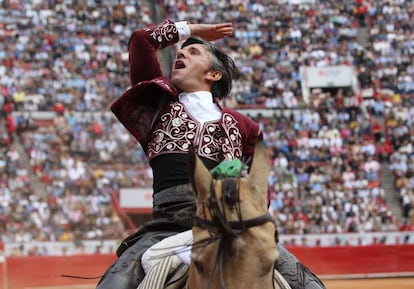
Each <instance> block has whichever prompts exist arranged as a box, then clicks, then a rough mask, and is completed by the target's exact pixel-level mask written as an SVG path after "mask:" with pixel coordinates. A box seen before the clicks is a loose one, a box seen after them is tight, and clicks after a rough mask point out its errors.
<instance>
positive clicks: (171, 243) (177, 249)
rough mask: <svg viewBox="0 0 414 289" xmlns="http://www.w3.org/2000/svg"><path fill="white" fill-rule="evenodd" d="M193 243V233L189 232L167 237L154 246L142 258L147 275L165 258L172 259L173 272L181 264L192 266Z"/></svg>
mask: <svg viewBox="0 0 414 289" xmlns="http://www.w3.org/2000/svg"><path fill="white" fill-rule="evenodd" d="M192 242H193V232H192V231H191V230H187V231H184V232H182V233H177V234H175V235H173V236H170V237H167V238H165V239H163V240H161V241H160V242H158V243H156V244H154V245H153V246H152V247H150V248H149V249H148V250H147V251H146V252H145V253H144V254H143V255H142V258H141V263H142V267H143V269H144V272H145V274H147V273H148V272H149V271H150V269H151V268H153V267H154V266H157V265H158V264H159V263H160V262H161V260H162V259H163V258H165V257H171V259H172V260H171V261H172V263H171V268H170V270H171V271H173V270H174V269H175V268H177V267H178V266H179V265H180V264H181V263H184V264H185V265H190V254H191V244H192ZM169 273H171V272H169Z"/></svg>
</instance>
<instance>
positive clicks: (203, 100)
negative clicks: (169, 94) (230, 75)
mask: <svg viewBox="0 0 414 289" xmlns="http://www.w3.org/2000/svg"><path fill="white" fill-rule="evenodd" d="M178 99H179V101H180V102H181V103H184V104H187V103H189V102H198V103H200V104H206V105H208V104H211V103H213V95H212V94H211V92H210V91H195V92H188V93H187V92H182V93H180V94H179V95H178Z"/></svg>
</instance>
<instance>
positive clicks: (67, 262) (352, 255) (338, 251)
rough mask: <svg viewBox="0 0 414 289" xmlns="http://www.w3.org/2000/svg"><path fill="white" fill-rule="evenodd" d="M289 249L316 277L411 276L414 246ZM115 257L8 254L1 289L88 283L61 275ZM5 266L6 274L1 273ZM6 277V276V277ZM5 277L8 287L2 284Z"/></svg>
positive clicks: (98, 267) (93, 269)
mask: <svg viewBox="0 0 414 289" xmlns="http://www.w3.org/2000/svg"><path fill="white" fill-rule="evenodd" d="M289 250H290V251H291V252H292V253H293V254H295V255H296V256H297V258H298V259H299V260H300V261H301V262H303V263H304V264H305V265H306V266H308V267H309V268H311V269H312V271H314V272H315V273H316V274H318V275H319V276H322V277H323V276H324V275H352V274H373V273H407V272H411V273H412V274H413V275H414V245H395V246H393V245H386V246H384V245H382V246H381V245H378V246H365V247H320V248H304V247H290V248H289ZM114 260H115V256H114V255H85V256H69V257H63V256H53V257H42V256H36V257H9V258H7V260H6V263H3V264H1V263H0V269H1V271H0V280H1V281H2V282H1V284H0V288H2V289H23V288H28V287H30V288H36V287H46V286H68V288H71V286H75V285H86V284H90V285H91V286H92V287H94V285H95V284H96V283H97V282H98V281H99V279H93V280H84V279H75V278H65V277H62V275H64V274H65V275H75V276H83V277H95V276H100V275H102V274H103V272H105V270H106V269H107V268H108V266H109V265H110V264H111V263H112V262H113V261H114ZM3 266H6V269H7V270H6V271H7V272H6V276H1V275H3ZM5 278H6V279H5ZM4 280H6V283H7V286H5V285H4V284H5V282H4Z"/></svg>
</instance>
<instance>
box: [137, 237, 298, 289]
mask: <svg viewBox="0 0 414 289" xmlns="http://www.w3.org/2000/svg"><path fill="white" fill-rule="evenodd" d="M192 241H193V235H192V231H191V230H188V231H184V232H182V233H178V234H176V235H173V236H171V237H167V238H165V239H163V240H162V241H160V242H158V243H157V244H155V245H153V246H152V247H150V248H149V249H148V250H147V251H146V252H145V253H144V254H143V256H142V258H141V264H142V267H143V269H144V272H145V277H144V279H143V280H142V282H141V283H140V284H139V285H138V288H137V289H183V288H185V285H186V282H187V277H188V271H189V267H190V254H191V244H192ZM273 282H274V284H275V287H274V288H280V289H291V287H290V285H289V284H288V283H287V281H286V280H285V278H284V277H283V276H282V275H281V274H280V273H279V271H277V270H276V269H275V270H274V274H273Z"/></svg>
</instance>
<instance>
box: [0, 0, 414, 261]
mask: <svg viewBox="0 0 414 289" xmlns="http://www.w3.org/2000/svg"><path fill="white" fill-rule="evenodd" d="M163 17H168V18H170V19H172V20H187V21H190V22H203V23H206V22H207V23H209V22H210V23H216V22H232V23H233V25H234V27H235V34H234V36H232V37H229V38H227V39H225V40H221V41H220V42H219V44H220V46H221V47H222V48H223V49H224V50H225V51H226V52H227V53H229V54H230V55H231V56H232V57H233V58H234V60H235V61H236V64H237V66H238V69H239V71H240V74H239V76H238V78H237V79H236V80H235V81H234V84H233V92H232V93H231V95H229V96H228V98H227V99H226V100H225V105H227V106H231V107H233V108H237V109H240V111H242V112H244V113H246V114H249V115H250V116H251V117H252V118H254V119H255V120H256V121H258V122H259V123H260V125H261V128H262V130H263V132H264V137H265V141H266V144H267V146H268V147H269V148H270V149H271V151H272V159H271V161H272V163H273V167H274V170H273V171H272V173H271V175H270V176H269V188H270V192H271V202H270V207H269V211H270V212H271V213H272V214H273V216H274V218H275V220H276V222H277V224H278V228H279V230H280V235H281V238H282V240H284V242H286V243H287V244H297V245H307V246H318V245H354V244H371V243H390V244H395V243H397V244H402V243H414V209H413V204H414V193H413V192H414V151H413V143H414V123H413V120H414V97H413V96H414V82H413V78H414V33H413V31H414V27H413V26H414V23H413V20H412V19H413V18H414V4H413V2H412V1H402V0H395V1H368V0H364V1H358V0H357V1H355V0H348V1H322V0H321V1H318V0H308V1H306V0H290V1H289V0H284V1H283V0H279V1H270V0H269V1H248V0H228V1H226V0H204V1H203V0H187V1H185V0H181V1H179V0H165V1H144V0H141V1H139V0H134V1H87V0H84V1H75V0H73V1H71V0H60V1H34V0H33V1H23V0H19V1H0V39H1V41H0V88H1V98H0V102H1V103H0V107H1V108H2V110H1V116H0V145H1V148H0V149H1V151H0V153H1V157H0V171H1V177H0V236H1V242H2V243H3V244H4V245H5V248H6V254H8V255H50V254H75V253H79V252H81V253H82V252H83V253H90V252H97V251H105V252H113V251H114V250H115V249H116V244H117V243H118V242H119V241H120V240H122V239H123V238H124V237H126V236H127V235H128V234H129V233H130V231H131V230H134V225H135V226H136V225H137V224H131V220H130V219H129V218H128V216H127V215H126V214H125V212H123V211H122V208H120V207H119V206H118V202H117V196H119V191H120V190H121V189H122V188H148V187H151V185H152V176H151V171H150V170H149V167H148V164H147V160H146V157H145V154H144V152H143V151H142V149H141V147H140V146H139V145H138V144H137V142H136V140H135V139H134V138H133V137H132V136H131V135H129V134H128V132H127V131H126V130H125V129H124V128H123V127H122V125H121V124H120V123H119V122H118V121H117V120H116V119H115V118H114V117H113V116H112V114H111V113H110V112H109V109H108V107H109V104H110V103H111V102H112V101H113V100H114V99H116V98H117V97H119V96H120V95H121V94H122V93H123V92H124V91H125V90H126V89H127V88H128V86H129V78H128V54H127V42H128V38H129V36H130V34H131V32H132V31H133V30H134V29H136V28H138V27H144V26H146V25H150V24H151V23H156V22H158V21H159V20H160V19H162V18H163ZM364 32H368V37H365V38H364V37H363V35H365V34H364ZM168 57H169V56H168V54H167V55H164V60H165V62H166V63H168V61H169V58H168ZM332 67H334V68H335V67H336V68H338V69H339V68H340V69H341V70H340V71H339V70H338V71H339V72H338V73H342V72H344V71H345V70H342V68H343V67H347V68H351V70H350V71H351V72H350V73H351V74H353V75H354V76H355V79H356V81H355V79H352V75H350V76H349V77H350V81H351V82H350V84H339V85H337V84H335V79H334V80H332V81H328V82H327V83H325V84H319V85H314V86H312V83H311V82H310V79H308V78H307V79H304V78H303V76H304V73H303V71H304V70H303V69H304V68H310V69H311V68H317V69H318V71H319V72H320V73H321V75H322V73H326V72H327V71H328V70H327V69H328V68H332ZM309 78H310V77H309ZM305 81H306V83H305ZM305 96H306V97H305ZM323 236H328V237H323ZM347 236H348V237H347ZM349 236H351V237H349ZM106 242H107V243H106ZM50 244H53V245H52V246H50ZM59 244H60V245H59ZM62 244H65V245H62ZM68 244H70V245H68ZM105 244H108V245H105Z"/></svg>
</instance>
